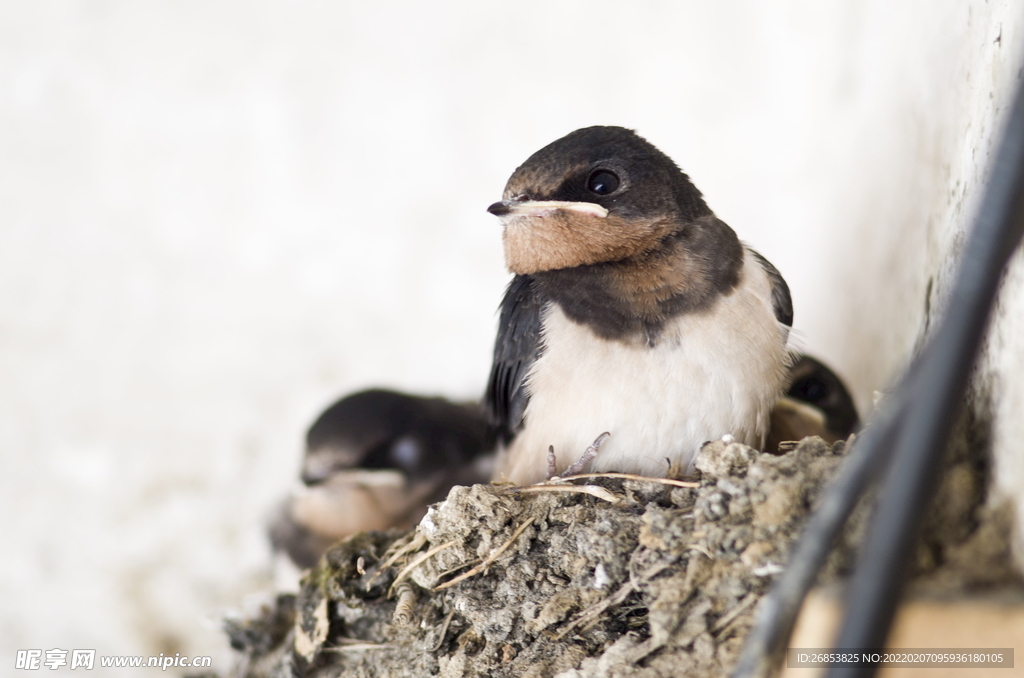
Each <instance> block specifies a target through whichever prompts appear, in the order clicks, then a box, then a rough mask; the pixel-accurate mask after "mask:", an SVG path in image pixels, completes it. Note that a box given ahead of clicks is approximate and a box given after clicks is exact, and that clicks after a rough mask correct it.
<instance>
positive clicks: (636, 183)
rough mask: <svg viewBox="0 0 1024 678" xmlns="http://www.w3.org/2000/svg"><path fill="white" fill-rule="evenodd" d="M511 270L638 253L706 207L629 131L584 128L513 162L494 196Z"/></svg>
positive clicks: (651, 148)
mask: <svg viewBox="0 0 1024 678" xmlns="http://www.w3.org/2000/svg"><path fill="white" fill-rule="evenodd" d="M487 210H488V211H489V212H490V213H491V214H494V215H495V216H497V217H499V218H500V219H501V221H502V223H503V225H504V232H503V236H502V238H503V241H504V245H505V262H506V264H507V265H508V268H509V270H511V271H512V272H513V273H518V274H527V273H537V272H540V271H550V270H557V269H566V268H575V267H577V266H584V265H589V264H597V263H601V262H608V261H619V260H622V259H626V258H628V257H632V256H637V255H642V254H644V253H646V252H648V251H650V250H652V249H654V248H655V247H657V246H658V244H659V243H660V242H661V241H662V240H663V239H664V238H665V237H666V236H668V235H670V234H673V233H676V232H678V231H679V229H680V228H681V227H682V226H684V225H685V224H687V223H689V222H691V221H692V220H694V219H697V218H698V217H701V216H704V215H708V214H710V213H711V211H710V210H709V209H708V207H707V205H705V203H704V200H703V199H702V198H701V194H700V191H698V190H697V188H696V187H695V186H694V185H693V184H692V183H691V182H690V179H689V177H687V176H686V175H685V174H684V173H683V172H682V171H681V170H680V169H679V168H678V167H677V166H676V165H675V163H674V162H672V160H671V159H670V158H669V157H668V156H666V155H665V154H664V153H662V152H661V151H659V150H658V149H657V148H655V147H654V146H653V145H652V144H650V143H649V142H647V141H646V140H645V139H643V138H642V137H640V136H639V135H638V134H636V133H635V132H633V131H632V130H628V129H625V128H623V127H587V128H584V129H579V130H576V131H575V132H572V133H571V134H568V135H566V136H564V137H562V138H561V139H558V140H557V141H555V142H553V143H551V144H548V145H547V146H545V147H544V148H542V149H540V150H539V151H537V152H536V153H534V154H533V155H531V156H530V157H529V158H528V159H527V160H526V162H524V163H523V164H522V165H520V166H519V167H518V168H517V169H516V171H515V172H513V174H512V176H511V178H509V180H508V183H507V184H506V186H505V192H504V194H503V199H502V200H501V202H496V203H494V204H493V205H491V206H490V207H488V208H487Z"/></svg>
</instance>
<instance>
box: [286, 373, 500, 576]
mask: <svg viewBox="0 0 1024 678" xmlns="http://www.w3.org/2000/svg"><path fill="white" fill-rule="evenodd" d="M493 447H494V436H493V429H492V428H491V427H490V426H488V423H487V420H486V418H485V416H484V414H483V411H482V410H481V409H480V406H479V405H477V404H459V403H453V402H451V401H449V400H445V399H444V398H425V397H420V396H413V395H407V394H404V393H396V392H394V391H387V390H381V389H374V390H368V391H361V392H359V393H355V394H353V395H350V396H347V397H345V398H342V399H341V400H339V401H338V402H336V403H334V404H333V405H331V406H330V407H329V408H327V409H326V410H325V411H324V412H323V414H321V415H320V416H319V417H318V418H317V420H316V421H315V422H314V423H313V425H312V426H311V427H310V429H309V432H308V433H307V434H306V454H305V458H304V459H303V463H302V482H303V486H302V487H301V488H300V489H299V490H298V491H297V492H296V493H294V494H293V496H292V497H290V498H289V499H288V500H287V502H286V503H285V505H284V506H283V507H282V508H281V510H280V511H279V514H278V516H277V517H276V518H275V519H274V521H273V523H272V525H271V528H270V538H271V542H272V544H273V546H274V548H275V549H276V550H278V551H284V552H286V553H287V554H288V555H289V557H290V558H291V560H292V561H293V562H294V563H295V564H296V565H298V566H299V567H303V568H305V567H312V566H313V565H314V564H316V561H317V560H318V559H319V558H320V556H321V554H323V552H324V551H326V550H327V548H328V547H329V546H330V545H331V544H333V543H334V542H336V541H337V540H339V539H341V538H343V537H346V536H348V535H350V534H355V533H356V532H362V531H364V530H385V529H389V528H405V527H410V526H412V525H414V524H415V523H416V522H418V521H419V520H420V518H422V517H423V514H424V513H426V509H427V505H428V504H431V503H433V502H435V501H440V500H441V499H443V498H444V497H445V496H446V495H447V494H448V490H450V489H451V488H452V486H453V485H471V484H473V483H477V482H486V480H487V478H488V477H489V475H490V473H491V466H490V465H488V464H487V463H486V462H487V461H488V460H489V457H487V456H485V455H487V454H488V453H490V452H491V451H493Z"/></svg>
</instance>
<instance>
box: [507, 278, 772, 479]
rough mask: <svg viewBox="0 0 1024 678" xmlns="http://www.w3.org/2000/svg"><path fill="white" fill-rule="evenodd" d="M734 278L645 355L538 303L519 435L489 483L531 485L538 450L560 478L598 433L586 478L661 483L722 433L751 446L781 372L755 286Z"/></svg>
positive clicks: (542, 465) (542, 466)
mask: <svg viewBox="0 0 1024 678" xmlns="http://www.w3.org/2000/svg"><path fill="white" fill-rule="evenodd" d="M748 261H749V260H748ZM747 269H748V270H749V269H750V267H749V266H748V267H747ZM745 282H746V283H747V284H741V285H740V286H739V287H738V288H737V289H736V290H734V291H733V293H732V294H730V295H729V296H727V297H724V298H722V299H721V300H719V302H718V303H716V305H715V306H714V307H713V308H712V309H710V310H709V311H707V312H704V313H699V314H685V315H683V316H681V317H679V318H677V319H675V320H673V321H671V322H670V323H669V324H668V325H667V326H666V327H665V328H664V330H663V331H662V333H661V335H660V336H659V337H658V341H657V343H656V344H655V345H654V346H651V347H648V346H643V345H629V344H626V343H623V342H619V341H608V340H605V339H600V338H598V337H597V335H595V334H594V333H593V332H592V331H591V330H590V329H589V328H588V327H586V326H585V325H581V324H577V323H574V322H572V321H571V320H569V319H568V318H567V317H566V316H565V314H564V313H563V312H562V311H561V309H560V308H559V307H558V306H557V305H554V304H552V305H549V306H548V307H547V308H546V309H545V310H544V317H543V328H544V329H543V338H544V351H543V353H542V355H541V357H540V358H539V359H538V360H537V362H536V363H535V364H534V366H533V369H532V370H531V371H530V374H529V375H528V378H527V387H528V390H529V392H530V394H531V396H530V401H529V404H528V406H527V409H526V417H525V422H524V427H523V430H522V431H520V433H519V434H518V435H517V436H516V438H515V439H514V440H513V441H512V443H511V445H510V447H509V449H508V450H507V457H506V461H505V463H504V465H503V468H502V469H501V470H500V471H499V474H498V475H499V479H506V480H510V481H512V482H514V483H519V484H524V483H533V482H537V481H540V480H543V479H544V478H545V476H546V475H547V450H548V447H549V446H554V450H555V456H556V458H557V461H558V469H559V471H561V470H562V469H564V468H565V467H567V466H568V465H569V464H571V463H572V462H573V461H575V460H576V459H577V458H578V457H579V456H580V455H581V454H582V453H583V451H584V450H585V449H586V447H587V446H588V445H590V444H591V443H592V442H593V441H594V439H595V438H597V437H598V436H599V435H600V434H601V433H602V432H604V431H608V432H609V433H610V434H611V437H610V438H608V440H607V441H605V443H604V444H603V445H602V447H601V451H600V453H599V454H598V456H597V458H596V459H595V460H594V461H593V463H592V464H591V467H590V468H591V470H592V471H595V472H602V471H621V472H626V473H637V474H640V475H647V476H663V475H665V473H666V472H667V471H668V468H669V464H670V463H671V464H672V465H673V466H682V467H685V466H687V465H688V464H689V463H690V460H691V459H692V458H693V455H694V454H695V453H696V452H697V450H698V449H699V448H700V446H701V445H702V444H703V443H704V442H706V441H708V440H714V439H716V438H720V437H722V436H723V435H726V434H731V435H732V436H734V437H735V438H736V440H737V441H740V442H743V443H746V444H748V445H751V446H754V447H759V446H760V445H762V442H763V437H764V435H765V433H766V431H767V427H768V419H769V412H770V410H771V407H772V405H773V404H774V402H775V400H776V399H777V397H778V396H779V394H780V392H781V387H782V383H783V379H784V376H785V370H786V350H785V343H786V332H785V329H784V328H783V327H782V326H780V325H779V324H778V323H777V322H776V320H775V317H774V314H773V312H772V310H771V307H770V305H769V303H768V302H767V299H768V298H769V297H768V295H766V294H764V290H763V289H758V286H759V285H758V284H759V283H762V281H760V280H756V279H755V280H750V281H745ZM765 284H766V283H765Z"/></svg>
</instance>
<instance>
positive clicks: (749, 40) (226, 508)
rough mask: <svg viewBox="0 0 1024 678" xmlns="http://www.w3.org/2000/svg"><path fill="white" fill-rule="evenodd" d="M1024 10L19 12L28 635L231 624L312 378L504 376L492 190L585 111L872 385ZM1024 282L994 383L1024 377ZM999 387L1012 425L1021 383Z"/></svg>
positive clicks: (14, 169)
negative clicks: (664, 159) (753, 264)
mask: <svg viewBox="0 0 1024 678" xmlns="http://www.w3.org/2000/svg"><path fill="white" fill-rule="evenodd" d="M1021 19H1022V10H1021V8H1020V7H1019V6H1018V4H1017V3H1013V2H1010V1H1009V0H991V1H990V2H984V1H982V0H972V1H971V2H959V1H957V0H933V1H930V2H925V1H923V0H918V1H914V0H901V1H900V2H892V1H891V0H890V1H888V2H881V1H878V0H857V1H851V2H846V3H820V2H812V1H810V0H788V1H786V2H777V3H763V2H756V1H754V0H743V1H739V0H737V1H735V2H722V3H703V2H695V1H694V2H685V3H668V2H657V1H654V0H650V1H646V2H636V3H619V2H611V1H609V0H601V1H590V2H582V1H579V2H565V3H557V4H555V3H548V2H538V1H529V2H518V3H505V4H496V3H479V2H463V3H458V2H446V3H419V2H412V1H409V0H406V1H405V2H391V3H345V4H341V3H304V4H301V6H300V5H299V4H298V3H274V2H267V1H249V2H241V1H240V0H218V1H214V2H180V1H178V2H170V1H167V0H164V1H156V2H150V3H133V2H116V1H114V0H106V1H104V0H92V1H88V2H87V1H84V0H78V1H71V0H66V1H61V2H58V1H56V0H49V1H43V0H39V1H37V2H31V3H24V2H22V3H19V2H6V3H2V4H0V455H2V468H3V469H4V472H3V473H2V474H0V507H2V509H0V510H2V515H3V516H5V518H4V519H3V521H2V524H0V538H2V543H3V544H4V547H3V549H2V551H3V556H0V638H2V640H0V654H6V655H7V656H8V657H10V656H11V655H12V654H13V651H14V650H15V649H18V648H43V649H49V648H52V647H60V648H65V649H67V648H96V649H97V650H98V651H99V652H100V653H101V654H120V653H157V652H161V651H163V652H168V651H170V652H172V653H173V652H175V651H183V652H187V653H189V654H193V653H197V652H200V653H208V652H213V651H215V650H216V649H217V648H223V640H222V638H221V636H220V634H219V632H218V631H217V628H216V626H217V621H216V620H217V618H218V615H219V614H220V612H221V611H222V610H224V609H225V608H228V607H237V606H238V605H240V604H241V601H242V600H243V598H244V597H245V595H246V594H247V593H249V592H252V591H256V590H259V589H260V588H261V587H264V586H266V584H267V581H268V577H269V568H268V562H267V552H266V546H265V544H264V541H263V536H262V526H261V522H262V520H263V517H264V516H265V514H266V512H267V511H268V510H269V508H270V507H271V506H272V504H273V503H274V501H275V500H276V498H277V497H279V496H280V495H282V494H283V493H284V492H285V490H286V488H287V487H288V485H289V483H290V482H291V479H292V477H293V476H294V474H295V471H296V467H297V461H298V454H299V450H300V439H301V435H302V433H303V430H304V427H305V425H306V424H307V423H308V422H309V421H310V420H311V419H312V418H313V417H314V416H315V415H316V414H317V412H318V409H319V408H320V407H321V406H323V405H324V404H326V403H327V402H328V401H329V400H330V399H331V398H333V397H334V396H336V395H338V394H340V393H342V392H344V391H348V390H351V389H354V388H358V387H361V386H365V385H369V384H384V385H390V386H397V387H402V388H407V389H412V390H416V391H423V392H440V393H446V394H449V395H453V396H459V397H473V396H475V395H477V394H478V393H479V392H480V391H481V389H482V386H483V383H484V380H485V378H486V371H487V368H488V365H489V353H490V348H491V346H490V344H491V341H492V336H493V331H494V309H495V308H496V305H497V303H498V300H499V297H500V294H501V289H502V286H503V285H504V283H505V280H506V278H507V275H506V274H505V272H504V270H503V266H502V261H501V251H500V242H499V240H500V238H499V229H498V224H497V223H496V220H495V219H493V218H492V217H490V216H489V215H487V214H486V213H485V212H484V208H485V207H486V206H487V205H488V204H489V203H491V202H492V201H494V200H496V199H497V198H498V197H499V195H500V193H501V189H502V187H503V185H504V182H505V179H506V178H507V176H508V175H509V174H510V173H511V171H512V170H513V169H514V168H515V167H516V165H517V164H518V163H520V162H521V161H522V160H524V159H525V158H526V157H527V156H528V155H529V154H530V153H532V152H533V151H534V150H536V149H538V148H539V147H540V146H542V145H544V144H546V143H548V142H550V141H552V140H554V139H555V138H557V137H559V136H561V135H563V134H565V133H567V132H569V131H571V130H573V129H575V128H578V127H582V126H585V125H590V124H621V125H626V126H629V127H633V128H636V129H637V130H638V131H639V132H640V133H641V134H643V135H645V136H646V137H648V138H649V139H650V140H651V141H652V142H654V143H655V144H656V145H658V146H660V147H661V148H662V149H663V150H665V151H666V152H668V153H669V154H670V155H671V156H672V157H673V158H675V159H676V160H677V162H678V163H679V164H680V165H681V166H682V167H683V169H684V170H685V171H687V172H688V173H689V174H690V176H691V177H692V178H693V179H694V181H695V182H696V184H697V185H698V186H699V187H700V188H701V189H702V190H703V191H704V193H705V194H706V196H707V199H708V202H709V204H710V205H711V206H712V208H713V209H715V210H716V211H717V212H718V213H719V215H720V216H722V217H723V218H724V219H725V220H726V221H727V222H729V223H730V224H731V225H732V226H733V227H734V228H735V229H736V230H737V231H738V232H739V233H740V236H741V237H742V238H744V239H745V240H747V241H748V242H750V243H752V244H753V245H754V246H756V247H757V248H758V249H759V250H761V251H762V252H763V253H764V254H765V255H766V256H767V257H768V258H769V259H770V260H772V261H773V262H774V263H775V264H776V266H777V267H778V268H779V269H780V270H781V271H782V272H783V274H784V275H785V277H786V278H787V280H788V281H789V282H790V285H791V287H792V288H793V294H794V299H795V306H796V327H797V330H798V332H799V334H800V335H801V336H802V338H803V342H804V344H805V345H806V347H807V348H808V349H809V350H810V351H811V352H813V353H815V354H817V355H820V356H822V357H824V358H826V359H828V360H830V361H832V362H833V363H834V364H835V365H836V367H838V368H839V370H840V371H841V372H842V373H843V374H844V375H845V376H846V377H847V378H848V379H849V380H850V381H851V383H852V384H853V386H854V387H855V390H856V393H857V397H858V399H859V401H860V403H861V405H862V407H866V406H867V405H868V404H869V403H870V401H871V393H872V391H873V390H874V389H878V388H881V387H883V386H885V385H886V384H887V383H888V382H889V380H890V379H891V377H892V376H893V375H894V374H896V373H897V371H898V369H899V368H900V366H902V365H903V364H904V362H905V360H906V357H907V356H908V354H909V352H910V351H911V350H912V348H913V346H914V345H915V342H916V341H918V339H919V337H920V335H921V333H922V324H923V317H924V315H923V314H924V297H925V289H926V287H927V281H928V278H929V277H931V276H936V275H937V283H936V284H935V285H934V288H935V290H936V292H935V293H936V295H938V296H937V297H936V300H935V301H936V303H938V301H939V297H940V296H941V292H942V290H943V289H944V284H945V282H944V281H945V280H946V278H945V277H944V275H945V274H944V273H942V272H943V271H945V272H947V273H948V270H949V269H950V266H951V261H952V260H951V258H950V257H951V255H952V254H954V253H955V252H956V248H957V246H958V243H959V238H960V237H961V234H962V232H963V228H964V227H965V225H966V224H967V223H968V220H969V216H970V213H971V209H972V207H973V205H974V201H975V200H976V198H977V195H978V188H979V185H980V182H981V180H982V177H983V172H984V170H985V167H986V163H987V161H988V158H989V153H990V150H991V148H992V140H993V138H994V137H993V134H994V130H996V129H997V126H998V120H999V113H1000V111H1001V110H1002V109H1003V108H1004V107H1005V105H1006V103H1007V102H1008V100H1009V96H1010V93H1011V90H1012V87H1013V85H1014V83H1015V80H1016V78H1017V77H1018V76H1017V68H1018V64H1019V61H1020V60H1019V58H1018V56H1019V55H1021V54H1022V53H1024V40H1022V34H1021V30H1022V21H1021ZM1018 280H1020V281H1021V282H1018V292H1017V293H1016V296H1012V297H1008V298H1007V299H1006V301H1005V303H1006V305H1007V306H1006V307H1007V310H1006V311H1005V314H1006V318H1007V319H1006V320H1004V321H1003V325H1001V332H1002V334H1000V336H1001V337H1004V339H1003V340H1002V343H1001V344H1000V346H1001V348H998V349H997V350H996V351H994V352H993V354H992V356H993V357H992V361H991V363H992V365H993V367H992V370H994V371H996V372H997V373H999V374H1004V375H1007V374H1008V375H1016V374H1021V373H1024V356H1022V345H1024V344H1022V342H1024V340H1021V339H1020V337H1021V336H1024V334H1022V333H1021V332H1020V331H1018V330H1019V329H1020V328H1017V327H1016V325H1014V324H1013V323H1016V324H1018V325H1019V324H1020V323H1021V322H1022V321H1021V317H1022V313H1021V309H1024V273H1020V274H1019V277H1018ZM1000 383H1002V384H1004V386H1003V387H1004V388H1009V389H1010V390H1009V391H1008V395H1007V397H1006V398H1005V399H1003V400H1002V401H1001V402H1002V406H1003V407H1004V410H1005V412H1004V414H1005V415H1006V420H1009V419H1013V418H1014V417H1013V415H1014V413H1018V412H1020V411H1022V409H1021V408H1022V406H1024V386H1022V385H1021V381H1020V380H1019V379H1018V378H1016V377H1012V376H1011V377H1006V378H1002V379H1001V381H1000ZM1013 398H1016V400H1014V399H1013ZM1019 419H1020V420H1022V421H1024V417H1020V418H1019ZM1022 426H1024V424H1022ZM1000 430H1001V431H1003V433H1001V434H1000V435H1002V436H1003V438H1001V440H1009V439H1008V438H1007V437H1006V436H1009V435H1010V433H1012V432H1007V431H1009V429H1007V428H1006V427H1005V426H1004V428H1003V429H1000ZM1004 449H1005V450H1008V451H1009V452H1010V453H1008V454H1005V455H1003V457H1001V459H1002V461H1001V462H1000V464H1001V468H1005V469H1007V470H1006V471H1004V472H1003V476H1002V477H1003V482H1004V484H1005V485H1006V486H1007V487H1012V482H1011V481H1012V479H1013V478H1014V477H1016V478H1017V482H1018V483H1019V484H1020V485H1024V464H1022V463H1021V462H1020V461H1019V460H1020V456H1019V455H1018V456H1014V454H1013V452H1015V451H1017V450H1019V446H1017V448H1012V445H1011V444H1010V443H1008V442H1007V443H1004ZM1014 474H1016V475H1014ZM0 661H7V660H3V659H2V658H0Z"/></svg>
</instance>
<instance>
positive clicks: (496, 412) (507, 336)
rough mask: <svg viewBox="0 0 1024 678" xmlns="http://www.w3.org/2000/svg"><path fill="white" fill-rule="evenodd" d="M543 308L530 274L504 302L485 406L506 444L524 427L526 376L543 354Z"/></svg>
mask: <svg viewBox="0 0 1024 678" xmlns="http://www.w3.org/2000/svg"><path fill="white" fill-rule="evenodd" d="M542 306H543V302H542V301H541V299H540V298H539V296H538V293H537V290H536V286H535V285H534V282H533V278H532V277H530V276H528V275H517V276H516V277H515V278H513V279H512V282H510V283H509V285H508V289H506V290H505V298H504V299H502V301H501V311H500V315H499V317H498V337H497V339H496V340H495V342H494V364H493V365H492V366H491V377H490V379H489V380H488V382H487V393H486V394H485V395H484V406H485V407H486V409H487V414H488V415H489V416H490V418H491V422H492V423H493V424H494V425H495V426H497V428H498V433H499V435H500V436H502V438H503V440H504V441H505V442H508V441H509V440H511V439H512V437H513V436H515V434H516V433H517V432H518V431H519V429H520V428H522V425H523V413H524V412H525V411H526V403H527V402H528V401H529V399H530V396H529V394H528V393H527V392H526V384H525V381H526V375H527V374H528V373H529V371H530V368H531V367H532V366H533V363H534V362H536V360H537V357H538V356H539V355H540V351H541V341H540V324H541V318H540V314H541V307H542Z"/></svg>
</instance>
